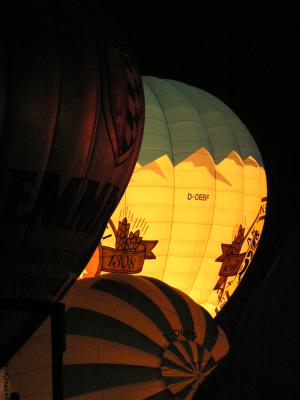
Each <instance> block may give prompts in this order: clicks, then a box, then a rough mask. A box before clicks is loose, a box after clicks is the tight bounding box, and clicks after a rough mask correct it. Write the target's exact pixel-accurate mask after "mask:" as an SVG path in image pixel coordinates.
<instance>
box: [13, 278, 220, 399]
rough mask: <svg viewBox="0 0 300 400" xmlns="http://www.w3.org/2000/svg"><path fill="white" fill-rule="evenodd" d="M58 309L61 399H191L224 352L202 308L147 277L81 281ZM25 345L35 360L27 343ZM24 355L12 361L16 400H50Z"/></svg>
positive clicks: (211, 323)
mask: <svg viewBox="0 0 300 400" xmlns="http://www.w3.org/2000/svg"><path fill="white" fill-rule="evenodd" d="M65 303H66V306H67V313H66V333H67V350H66V352H65V355H64V386H65V399H81V400H92V399H101V400H102V399H103V400H104V399H105V400H117V399H120V398H122V399H136V400H137V399H140V400H142V399H143V400H144V399H148V400H150V399H151V400H159V399H192V397H193V395H194V393H195V391H196V390H197V388H198V386H199V384H200V383H201V382H202V381H203V379H205V377H206V376H207V375H208V374H209V373H210V372H211V371H212V370H213V369H214V368H215V367H216V365H217V363H218V361H219V360H220V359H221V358H222V357H223V356H224V355H225V354H226V353H227V351H228V342H227V339H226V336H225V334H224V332H223V331H222V330H221V329H220V328H219V327H218V326H217V325H216V323H215V321H214V320H213V318H212V317H211V316H210V315H209V313H208V312H207V311H206V310H205V309H204V308H202V307H200V306H199V305H197V304H196V303H195V302H194V301H193V300H191V299H190V298H189V297H188V296H187V295H185V294H184V293H182V292H180V291H179V290H177V289H174V288H172V287H171V286H169V285H167V284H166V283H163V282H162V281H159V280H157V279H154V278H149V277H141V276H132V275H125V274H111V275H110V274H107V275H104V276H102V277H101V278H93V279H86V280H82V281H79V282H78V283H76V284H75V285H74V286H73V288H72V289H71V290H70V291H69V292H68V294H67V296H66V297H65ZM41 336H43V337H46V336H47V335H46V336H45V327H42V329H41V330H40V333H37V334H36V335H35V339H38V340H39V345H40V346H41V342H40V340H41ZM31 340H33V341H34V337H33V338H32V339H31ZM26 346H31V350H32V351H31V354H32V353H33V352H35V354H36V349H34V342H32V343H31V344H30V342H29V343H27V344H26ZM40 350H41V347H40ZM29 353H30V352H29V351H28V350H27V351H26V350H25V351H24V350H23V355H22V351H21V352H19V354H17V355H16V357H14V359H13V360H12V362H11V364H10V371H9V372H10V377H11V380H12V381H13V382H12V386H13V388H14V390H16V389H18V391H19V392H20V394H21V398H22V399H23V397H22V396H24V399H27V397H25V396H28V398H30V399H31V400H35V399H38V398H39V399H40V398H42V396H41V395H42V394H45V392H46V391H48V393H49V399H50V398H51V397H50V393H51V388H50V387H48V389H47V390H45V388H44V387H43V384H42V381H41V380H42V379H43V376H44V377H45V364H44V370H43V371H42V370H40V371H39V368H38V367H37V366H35V367H33V366H32V360H31V364H29V363H28V359H27V360H26V359H25V358H24V355H26V354H27V355H28V354H29ZM49 355H50V353H49ZM18 357H19V358H18ZM22 357H23V358H22ZM17 358H18V359H17ZM36 362H37V363H38V362H39V361H38V360H36ZM43 362H44V363H45V361H43ZM28 365H31V367H30V368H32V370H31V371H29V370H28V368H29V367H28ZM20 366H22V367H21V368H20ZM49 366H50V363H49ZM26 368H27V370H26ZM49 369H50V367H49ZM33 370H34V371H33ZM38 374H40V376H38ZM21 375H22V376H21ZM44 379H45V378H44ZM37 381H39V382H40V383H39V389H38V390H40V392H39V393H37V388H36V387H34V382H37ZM22 383H23V385H22ZM18 384H19V386H18ZM20 384H21V386H22V387H21V386H20ZM17 386H18V387H17ZM29 386H32V390H29V388H28V387H29ZM32 391H35V393H34V395H33V393H32ZM35 396H36V397H35ZM77 396H78V397H77ZM43 399H45V400H46V399H48V397H43Z"/></svg>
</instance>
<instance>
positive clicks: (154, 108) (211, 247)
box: [81, 77, 267, 316]
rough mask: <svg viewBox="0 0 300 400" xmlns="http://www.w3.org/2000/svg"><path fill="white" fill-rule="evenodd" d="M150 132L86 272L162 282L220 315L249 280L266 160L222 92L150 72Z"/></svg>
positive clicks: (262, 206) (263, 198) (257, 236)
mask: <svg viewBox="0 0 300 400" xmlns="http://www.w3.org/2000/svg"><path fill="white" fill-rule="evenodd" d="M143 85H144V92H145V103H146V113H145V130H144V136H143V142H142V147H141V151H140V154H139V158H138V161H137V164H136V167H135V170H134V173H133V175H132V177H131V180H130V183H129V185H128V187H127V189H126V192H125V194H124V196H123V198H122V200H121V201H120V203H119V204H118V207H117V208H116V210H115V212H114V213H113V215H112V217H111V220H110V221H109V224H108V225H107V229H106V231H105V233H104V235H103V237H102V238H100V239H101V240H100V245H99V248H98V249H97V250H96V251H95V253H94V255H93V257H92V258H91V260H90V262H89V263H88V265H87V266H86V268H85V270H84V271H83V274H82V275H81V278H83V277H88V276H95V275H99V274H100V273H103V271H108V272H114V271H116V272H127V273H139V274H143V275H147V276H152V277H155V278H158V279H160V280H163V281H164V282H166V283H168V284H170V285H171V286H174V287H176V288H178V289H180V290H182V291H183V292H185V293H186V294H188V295H189V296H190V297H191V298H192V299H193V300H195V301H196V302H197V303H198V304H201V305H202V306H203V307H205V308H206V309H207V310H208V311H209V312H210V314H211V315H212V316H214V315H216V313H217V312H219V311H220V309H221V308H222V307H223V305H224V304H225V303H226V301H227V300H228V299H229V298H230V296H231V295H232V294H233V292H234V290H235V289H236V287H237V286H238V284H239V283H240V281H241V279H242V278H243V276H244V274H245V272H246V270H247V269H248V267H249V264H250V262H251V261H252V258H253V256H254V253H255V251H256V249H257V245H258V242H259V240H260V237H261V233H262V229H263V224H264V218H265V213H266V200H267V197H266V196H267V185H266V174H265V170H264V167H263V162H262V158H261V155H260V152H259V150H258V148H257V145H256V143H255V141H254V139H253V138H252V136H251V134H250V133H249V131H248V130H247V128H246V127H245V125H244V124H243V123H242V122H241V121H240V119H239V118H238V117H237V116H236V115H235V114H234V113H233V112H232V111H231V110H230V109H229V108H228V107H227V106H226V105H225V104H224V103H223V102H222V101H220V100H218V99H217V98H216V97H214V96H213V95H211V94H209V93H207V92H205V91H203V90H201V89H199V88H196V87H192V86H189V85H187V84H184V83H182V82H178V81H173V80H166V79H158V78H154V77H144V78H143Z"/></svg>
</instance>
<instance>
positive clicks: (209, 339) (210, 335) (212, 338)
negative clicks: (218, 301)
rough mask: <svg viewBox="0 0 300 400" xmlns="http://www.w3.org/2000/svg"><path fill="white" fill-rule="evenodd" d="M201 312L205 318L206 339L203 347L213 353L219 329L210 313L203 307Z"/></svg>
mask: <svg viewBox="0 0 300 400" xmlns="http://www.w3.org/2000/svg"><path fill="white" fill-rule="evenodd" d="M201 311H202V313H203V314H204V317H205V337H204V340H203V346H204V347H205V348H206V349H207V350H208V351H211V350H212V348H213V347H214V345H215V343H216V341H217V339H218V336H219V329H218V326H217V325H216V323H215V321H214V319H212V317H211V315H210V314H209V313H208V311H206V310H205V309H204V308H203V307H201ZM201 311H200V312H201Z"/></svg>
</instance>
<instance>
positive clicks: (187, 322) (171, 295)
mask: <svg viewBox="0 0 300 400" xmlns="http://www.w3.org/2000/svg"><path fill="white" fill-rule="evenodd" d="M147 279H148V280H149V281H151V282H152V283H153V284H154V285H155V286H157V287H158V288H159V289H160V290H161V291H162V292H163V294H164V295H165V296H166V297H167V298H168V299H169V301H170V302H171V303H172V304H173V306H174V308H175V310H176V312H177V315H178V317H179V319H180V321H181V324H182V327H184V332H183V334H184V336H185V337H186V339H194V338H195V332H196V330H195V326H194V319H193V316H192V313H191V311H190V308H189V306H188V305H187V303H186V301H185V300H184V298H183V297H182V296H181V295H180V294H179V293H178V292H176V291H175V290H174V288H172V287H171V286H169V285H167V284H165V283H164V282H162V281H160V280H158V279H155V278H149V277H147ZM210 318H211V317H210ZM179 328H180V327H178V328H177V329H179Z"/></svg>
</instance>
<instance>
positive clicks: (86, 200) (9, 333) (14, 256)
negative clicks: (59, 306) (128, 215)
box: [0, 0, 144, 365]
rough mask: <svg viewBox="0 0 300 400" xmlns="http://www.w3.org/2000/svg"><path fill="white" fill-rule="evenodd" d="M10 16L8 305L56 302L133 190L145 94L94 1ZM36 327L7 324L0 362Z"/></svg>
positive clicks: (1, 290) (6, 78)
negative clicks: (12, 302)
mask: <svg viewBox="0 0 300 400" xmlns="http://www.w3.org/2000/svg"><path fill="white" fill-rule="evenodd" d="M2 17H3V22H4V30H3V31H1V32H2V33H1V38H2V40H4V44H5V46H4V48H3V50H2V53H1V60H0V66H1V68H0V71H1V75H0V82H1V83H0V84H1V90H0V120H1V126H0V138H1V144H0V165H1V169H0V178H1V179H0V193H1V194H0V235H1V240H0V254H1V266H0V268H1V280H0V296H1V297H2V298H4V299H11V300H14V299H22V300H24V299H30V300H37V301H55V300H57V299H59V298H60V297H61V296H62V295H63V293H64V292H65V290H66V288H68V287H69V286H70V284H72V283H73V282H74V281H75V280H76V277H77V276H78V275H79V274H80V273H81V271H82V269H83V268H84V266H85V264H86V263H87V261H88V260H89V258H90V257H91V255H92V254H93V252H94V250H95V247H96V246H97V243H98V238H99V235H100V236H102V234H103V232H104V230H105V227H106V224H107V221H108V218H109V216H110V214H111V213H112V212H113V210H114V208H115V207H116V205H117V203H118V201H119V200H120V198H121V197H122V194H123V193H124V190H125V188H126V186H127V183H128V181H129V179H130V176H131V173H132V171H133V169H134V166H135V163H136V159H137V156H138V152H139V149H140V144H141V136H142V132H143V124H144V94H143V87H142V83H141V78H140V75H139V72H138V67H137V65H136V62H135V59H134V56H133V55H132V53H131V51H130V50H129V48H128V46H127V43H126V41H125V39H124V38H123V37H122V35H121V34H120V33H119V31H118V29H117V28H116V27H115V25H114V23H113V22H112V21H111V20H110V18H109V17H108V16H107V15H106V13H105V12H104V11H103V10H101V9H99V7H98V6H97V2H93V1H89V0H87V1H79V0H78V1H69V0H63V1H60V2H53V1H43V2H37V1H26V2H18V3H17V2H11V4H9V8H8V9H7V10H6V9H5V11H4V10H3V15H2ZM1 26H2V25H1ZM2 305H3V304H2ZM30 316H31V314H30V313H28V315H27V316H25V315H24V314H21V313H20V314H19V315H18V314H17V313H15V314H14V316H13V317H11V313H2V314H1V326H0V332H1V333H0V348H1V351H0V353H1V360H2V358H7V357H6V356H5V354H6V352H7V351H8V349H10V348H11V346H10V345H9V344H8V342H9V343H14V346H16V339H17V337H19V336H20V335H19V333H20V332H19V328H20V327H21V326H23V325H24V323H25V322H26V323H27V326H32V325H31V323H32V321H31V322H30V321H29V317H30ZM15 334H16V337H14V335H15ZM1 363H2V364H3V362H2V361H0V365H1Z"/></svg>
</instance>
